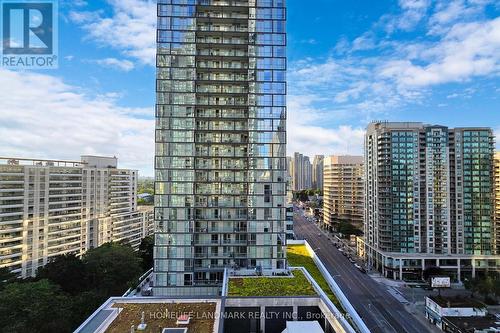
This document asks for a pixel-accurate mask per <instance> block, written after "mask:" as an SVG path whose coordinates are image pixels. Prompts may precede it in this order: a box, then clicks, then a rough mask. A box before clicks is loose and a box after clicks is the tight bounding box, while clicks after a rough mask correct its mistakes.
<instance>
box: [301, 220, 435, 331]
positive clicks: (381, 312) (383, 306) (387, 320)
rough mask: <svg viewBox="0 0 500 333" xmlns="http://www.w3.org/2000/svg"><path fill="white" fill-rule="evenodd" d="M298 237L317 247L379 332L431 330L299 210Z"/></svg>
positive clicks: (362, 314) (321, 257) (372, 325)
mask: <svg viewBox="0 0 500 333" xmlns="http://www.w3.org/2000/svg"><path fill="white" fill-rule="evenodd" d="M294 232H295V234H296V236H297V239H306V240H307V241H308V242H309V244H310V245H311V247H312V248H313V249H315V252H316V254H317V255H318V256H319V258H320V259H321V261H322V262H323V264H324V265H325V266H326V268H327V270H328V271H329V272H330V274H331V276H332V277H333V278H334V279H335V281H336V282H337V284H338V285H339V286H340V287H341V288H342V291H343V292H344V294H345V295H346V297H347V298H348V299H349V301H350V302H351V304H352V305H353V306H354V308H355V309H356V311H357V312H358V313H359V315H360V316H361V318H363V320H364V321H365V323H366V325H367V326H368V328H369V329H370V331H372V332H374V333H376V332H381V333H392V332H394V333H403V332H409V333H423V332H431V330H430V329H428V328H427V327H425V326H424V325H423V324H422V323H420V322H419V321H418V320H417V319H416V318H415V317H414V316H413V315H412V314H410V313H408V312H407V311H406V310H405V308H404V305H403V304H401V303H400V302H399V301H397V300H396V299H395V298H394V297H393V296H392V295H391V294H390V293H389V292H388V291H387V288H385V287H384V286H383V285H381V284H379V283H377V282H375V281H374V280H373V279H372V278H370V277H369V276H368V275H367V274H364V273H362V272H360V271H359V270H358V269H357V268H356V267H354V265H353V264H351V263H350V262H349V260H348V259H347V258H346V257H345V256H344V255H342V253H341V252H340V251H339V250H338V249H337V248H336V247H335V246H334V244H333V243H332V241H331V240H329V239H328V238H327V237H326V236H325V235H324V234H323V233H322V232H321V231H320V229H319V228H318V227H317V226H316V224H314V223H312V222H309V221H307V220H306V218H305V217H304V216H303V215H302V212H301V211H300V210H299V211H297V212H296V214H295V217H294Z"/></svg>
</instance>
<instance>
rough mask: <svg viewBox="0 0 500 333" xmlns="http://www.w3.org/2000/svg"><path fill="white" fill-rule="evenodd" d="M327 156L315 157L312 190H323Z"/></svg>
mask: <svg viewBox="0 0 500 333" xmlns="http://www.w3.org/2000/svg"><path fill="white" fill-rule="evenodd" d="M324 160H325V156H323V155H315V156H314V159H313V163H312V188H315V189H322V188H323V165H324Z"/></svg>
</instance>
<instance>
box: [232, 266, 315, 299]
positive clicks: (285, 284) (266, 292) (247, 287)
mask: <svg viewBox="0 0 500 333" xmlns="http://www.w3.org/2000/svg"><path fill="white" fill-rule="evenodd" d="M292 274H293V276H286V277H235V278H230V279H229V288H228V296H244V297H246V296H257V297H258V296H316V295H317V293H316V291H315V290H314V287H313V286H312V285H311V283H310V282H309V280H308V279H307V278H306V276H305V275H304V274H303V273H302V271H300V270H293V271H292Z"/></svg>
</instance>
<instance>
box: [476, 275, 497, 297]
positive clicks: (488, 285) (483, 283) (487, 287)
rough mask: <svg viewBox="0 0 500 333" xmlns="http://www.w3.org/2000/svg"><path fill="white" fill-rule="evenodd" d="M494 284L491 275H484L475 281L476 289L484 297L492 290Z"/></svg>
mask: <svg viewBox="0 0 500 333" xmlns="http://www.w3.org/2000/svg"><path fill="white" fill-rule="evenodd" d="M494 288H495V284H494V282H493V279H492V278H491V276H489V275H488V276H486V277H485V278H482V279H480V280H479V281H478V283H477V291H478V292H479V293H480V294H481V295H482V296H483V297H484V298H487V297H488V296H489V294H491V293H492V292H493V291H494Z"/></svg>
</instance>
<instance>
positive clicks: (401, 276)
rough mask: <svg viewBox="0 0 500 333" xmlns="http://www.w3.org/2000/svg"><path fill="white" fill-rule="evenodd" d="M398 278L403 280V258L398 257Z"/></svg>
mask: <svg viewBox="0 0 500 333" xmlns="http://www.w3.org/2000/svg"><path fill="white" fill-rule="evenodd" d="M399 280H403V259H399Z"/></svg>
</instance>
